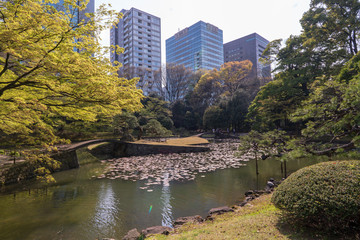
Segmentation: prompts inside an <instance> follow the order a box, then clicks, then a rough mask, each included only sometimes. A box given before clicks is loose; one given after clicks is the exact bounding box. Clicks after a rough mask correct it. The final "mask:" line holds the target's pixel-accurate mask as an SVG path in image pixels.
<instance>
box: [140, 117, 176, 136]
mask: <svg viewBox="0 0 360 240" xmlns="http://www.w3.org/2000/svg"><path fill="white" fill-rule="evenodd" d="M144 130H145V133H146V134H147V135H148V136H151V137H166V136H170V135H171V131H170V130H167V129H166V128H164V127H163V126H162V125H161V123H160V122H159V121H157V120H156V119H150V120H149V122H148V123H147V124H146V125H145V126H144Z"/></svg>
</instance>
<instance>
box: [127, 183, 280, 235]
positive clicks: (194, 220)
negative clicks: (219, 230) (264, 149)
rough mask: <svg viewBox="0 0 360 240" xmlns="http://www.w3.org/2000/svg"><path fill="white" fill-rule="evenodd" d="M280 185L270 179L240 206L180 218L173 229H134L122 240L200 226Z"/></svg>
mask: <svg viewBox="0 0 360 240" xmlns="http://www.w3.org/2000/svg"><path fill="white" fill-rule="evenodd" d="M280 183H281V181H275V180H274V179H273V178H270V179H269V181H268V182H267V184H266V187H265V189H264V190H249V191H247V192H246V193H245V200H244V201H243V202H241V203H240V204H238V205H237V206H233V207H228V206H223V207H217V208H212V209H210V211H209V212H208V215H207V217H206V218H205V219H204V218H202V217H201V216H199V215H196V216H188V217H180V218H177V219H176V220H175V221H174V223H173V227H174V228H171V227H167V226H154V227H149V228H146V229H144V230H142V231H141V232H139V231H138V230H137V229H136V228H134V229H132V230H130V231H129V232H128V233H127V234H126V235H125V236H124V238H123V240H136V239H139V238H141V237H142V238H143V239H144V238H146V237H148V236H149V235H153V234H164V235H168V234H170V233H171V232H173V231H174V230H175V229H176V228H179V227H181V226H182V225H184V224H185V223H198V224H200V223H203V222H204V221H212V220H214V216H216V215H221V214H224V213H227V212H234V211H235V210H234V209H236V208H237V207H243V206H245V205H246V204H247V203H249V202H250V201H252V200H254V199H256V198H258V197H260V196H261V195H263V194H269V193H271V192H272V191H273V190H274V188H275V187H276V186H277V185H278V184H280Z"/></svg>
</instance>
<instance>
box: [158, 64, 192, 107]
mask: <svg viewBox="0 0 360 240" xmlns="http://www.w3.org/2000/svg"><path fill="white" fill-rule="evenodd" d="M193 74H194V73H193V72H192V71H191V70H190V69H187V68H185V67H184V65H178V64H175V63H167V64H166V65H164V66H163V69H160V70H158V72H157V73H156V76H157V79H160V80H158V81H157V84H158V86H157V88H158V89H159V92H160V91H162V92H163V97H164V99H166V100H167V101H169V102H171V103H173V102H175V101H177V100H181V99H184V97H185V96H186V94H187V93H188V92H189V90H190V89H191V88H193V87H194V83H193V79H194V77H193Z"/></svg>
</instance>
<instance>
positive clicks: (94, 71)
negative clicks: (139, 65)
mask: <svg viewBox="0 0 360 240" xmlns="http://www.w3.org/2000/svg"><path fill="white" fill-rule="evenodd" d="M53 3H56V1H50V0H45V1H40V0H13V1H1V2H0V7H1V8H0V35H1V38H0V137H1V139H2V141H3V143H4V144H2V146H3V147H6V146H13V145H14V144H16V147H17V148H24V147H25V146H27V147H28V146H31V147H33V146H50V145H53V144H55V143H58V142H60V140H61V138H60V137H59V135H57V129H58V128H59V126H62V125H63V124H67V123H68V122H72V121H83V122H96V121H97V120H98V119H99V118H111V117H112V116H114V115H116V114H119V113H121V112H122V110H123V109H126V110H128V111H134V110H137V109H139V108H140V107H141V104H140V99H141V98H142V93H141V90H138V89H136V79H131V80H127V79H124V78H119V77H118V76H117V71H118V68H119V65H117V66H113V65H112V64H111V63H110V61H109V60H108V59H107V58H105V57H103V56H105V54H106V51H107V50H108V49H106V48H102V47H100V44H99V37H98V33H99V32H100V31H101V30H104V29H105V28H108V26H111V25H112V24H114V22H115V21H116V19H117V17H118V15H117V14H115V12H114V11H109V10H107V9H106V8H105V7H104V6H101V7H100V8H99V10H98V12H97V14H96V16H93V15H91V14H86V21H85V19H83V20H81V21H80V22H77V21H72V18H74V15H73V14H72V13H73V11H74V10H76V9H78V10H79V11H82V10H84V9H85V6H86V1H84V0H80V1H64V3H63V8H62V9H63V10H62V11H58V10H56V8H55V7H54V5H53ZM102 24H103V25H102ZM116 51H121V49H120V48H119V47H116ZM39 159H40V157H39ZM44 159H45V158H44ZM41 167H42V166H40V167H39V168H37V169H38V170H39V171H37V170H36V171H37V172H42V173H44V172H46V171H43V170H41V171H40V169H41Z"/></svg>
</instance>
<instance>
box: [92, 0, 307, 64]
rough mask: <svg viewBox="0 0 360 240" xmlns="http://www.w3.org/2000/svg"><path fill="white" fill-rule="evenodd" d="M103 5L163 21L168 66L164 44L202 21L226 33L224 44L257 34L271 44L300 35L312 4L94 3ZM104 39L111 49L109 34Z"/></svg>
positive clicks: (230, 0)
mask: <svg viewBox="0 0 360 240" xmlns="http://www.w3.org/2000/svg"><path fill="white" fill-rule="evenodd" d="M100 4H111V9H114V10H116V11H120V10H121V9H130V8H132V7H134V8H137V9H140V10H142V11H144V12H147V13H150V14H152V15H155V16H157V17H160V19H161V45H162V46H161V48H162V59H161V60H162V62H165V60H166V59H165V40H166V39H168V38H169V37H171V36H173V35H174V34H175V33H177V32H178V31H179V30H182V29H184V28H186V27H189V26H191V25H193V24H194V23H196V22H198V21H200V20H202V21H204V22H207V23H210V24H212V25H215V26H216V27H218V28H220V29H221V30H223V41H224V43H227V42H230V41H232V40H235V39H238V38H240V37H244V36H246V35H248V34H251V33H254V32H256V33H258V34H260V35H261V36H263V37H264V38H266V39H267V40H269V41H272V40H275V39H279V38H281V39H283V40H286V39H287V38H288V37H289V36H290V35H298V34H300V32H301V26H300V23H299V20H300V19H301V17H302V15H303V13H304V12H305V11H307V10H308V9H309V4H310V0H126V1H125V0H95V6H96V7H98V6H99V5H100ZM101 38H102V44H103V45H105V46H108V45H109V42H110V31H109V30H108V31H106V32H103V33H102V34H101Z"/></svg>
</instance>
